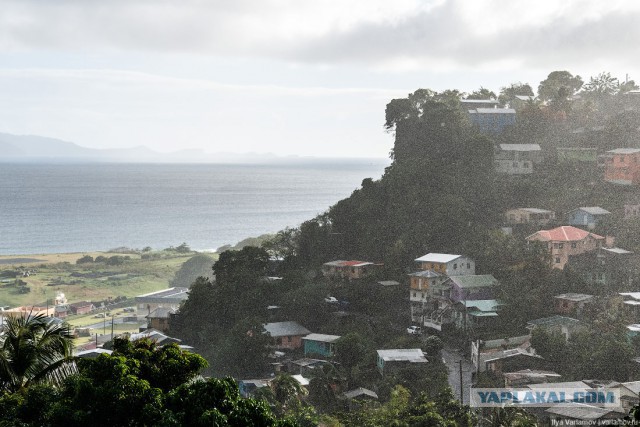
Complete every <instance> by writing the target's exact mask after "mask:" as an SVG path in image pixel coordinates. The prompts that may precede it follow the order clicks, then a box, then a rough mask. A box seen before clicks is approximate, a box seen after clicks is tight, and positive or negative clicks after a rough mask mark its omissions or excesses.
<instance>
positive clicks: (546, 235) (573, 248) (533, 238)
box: [526, 225, 605, 269]
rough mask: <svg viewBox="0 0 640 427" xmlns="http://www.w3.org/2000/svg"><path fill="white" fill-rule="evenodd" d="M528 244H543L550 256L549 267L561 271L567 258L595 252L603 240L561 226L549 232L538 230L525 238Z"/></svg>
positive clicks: (572, 228)
mask: <svg viewBox="0 0 640 427" xmlns="http://www.w3.org/2000/svg"><path fill="white" fill-rule="evenodd" d="M526 240H527V241H528V242H543V243H544V244H546V246H547V249H548V250H549V253H550V254H551V266H552V267H553V268H559V269H563V268H564V266H565V265H566V264H567V262H568V261H569V256H571V255H579V254H582V253H586V252H592V251H596V250H597V249H599V248H601V247H602V245H603V244H604V242H605V238H604V237H602V236H599V235H597V234H594V233H590V232H588V231H585V230H581V229H579V228H576V227H572V226H567V225H565V226H562V227H557V228H554V229H551V230H540V231H537V232H535V233H533V234H532V235H530V236H527V238H526Z"/></svg>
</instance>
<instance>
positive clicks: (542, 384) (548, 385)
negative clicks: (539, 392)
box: [527, 381, 591, 390]
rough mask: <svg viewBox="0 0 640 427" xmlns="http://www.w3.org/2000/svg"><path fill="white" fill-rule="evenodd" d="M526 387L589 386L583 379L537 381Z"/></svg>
mask: <svg viewBox="0 0 640 427" xmlns="http://www.w3.org/2000/svg"><path fill="white" fill-rule="evenodd" d="M527 388H531V389H534V390H535V389H538V388H591V387H590V386H589V384H587V383H585V382H583V381H565V382H561V383H539V384H529V385H527Z"/></svg>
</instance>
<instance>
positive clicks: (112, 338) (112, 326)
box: [111, 316, 113, 341]
mask: <svg viewBox="0 0 640 427" xmlns="http://www.w3.org/2000/svg"><path fill="white" fill-rule="evenodd" d="M111 341H113V316H111Z"/></svg>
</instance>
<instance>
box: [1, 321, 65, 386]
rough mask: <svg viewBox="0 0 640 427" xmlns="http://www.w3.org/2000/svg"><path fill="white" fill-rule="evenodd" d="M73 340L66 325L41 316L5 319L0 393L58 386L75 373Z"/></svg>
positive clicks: (2, 332) (2, 338) (2, 339)
mask: <svg viewBox="0 0 640 427" xmlns="http://www.w3.org/2000/svg"><path fill="white" fill-rule="evenodd" d="M72 339H73V335H72V334H71V331H70V329H69V325H67V324H66V323H62V324H58V323H55V322H53V321H52V319H50V318H48V317H45V316H44V315H42V314H38V315H31V313H29V314H28V315H23V316H20V317H7V318H6V319H5V323H4V327H3V329H2V331H1V332H0V389H5V390H7V391H11V392H15V391H18V390H21V389H23V388H26V387H28V386H29V385H30V384H33V383H38V382H45V381H49V382H54V383H55V382H60V381H61V380H62V379H63V378H64V377H65V376H66V375H67V374H69V373H71V372H73V370H74V369H75V365H74V364H73V363H71V352H72V350H73V341H72Z"/></svg>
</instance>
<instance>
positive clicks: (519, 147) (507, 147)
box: [500, 144, 541, 151]
mask: <svg viewBox="0 0 640 427" xmlns="http://www.w3.org/2000/svg"><path fill="white" fill-rule="evenodd" d="M500 149H501V150H502V151H540V150H541V148H540V145H538V144H500Z"/></svg>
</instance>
